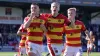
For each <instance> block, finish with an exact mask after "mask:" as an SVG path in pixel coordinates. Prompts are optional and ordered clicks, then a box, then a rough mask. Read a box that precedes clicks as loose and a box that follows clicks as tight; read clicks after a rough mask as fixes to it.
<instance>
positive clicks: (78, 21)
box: [76, 20, 84, 24]
mask: <svg viewBox="0 0 100 56" xmlns="http://www.w3.org/2000/svg"><path fill="white" fill-rule="evenodd" d="M76 22H77V23H80V24H84V23H83V22H82V21H80V20H76Z"/></svg>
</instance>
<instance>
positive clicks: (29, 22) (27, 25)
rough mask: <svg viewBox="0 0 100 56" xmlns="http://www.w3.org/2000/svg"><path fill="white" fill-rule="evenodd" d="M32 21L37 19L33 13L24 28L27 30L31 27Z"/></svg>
mask: <svg viewBox="0 0 100 56" xmlns="http://www.w3.org/2000/svg"><path fill="white" fill-rule="evenodd" d="M32 19H35V15H34V13H31V15H30V17H29V19H28V20H27V21H26V22H24V26H23V27H24V28H25V29H26V28H28V27H29V26H30V24H31V21H32Z"/></svg>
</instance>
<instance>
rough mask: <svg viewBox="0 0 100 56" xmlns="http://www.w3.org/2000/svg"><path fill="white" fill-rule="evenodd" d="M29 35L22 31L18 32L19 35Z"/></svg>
mask: <svg viewBox="0 0 100 56" xmlns="http://www.w3.org/2000/svg"><path fill="white" fill-rule="evenodd" d="M26 34H27V32H21V31H19V30H18V31H17V35H26Z"/></svg>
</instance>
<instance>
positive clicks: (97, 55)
mask: <svg viewBox="0 0 100 56" xmlns="http://www.w3.org/2000/svg"><path fill="white" fill-rule="evenodd" d="M14 54H17V52H0V56H14ZM46 54H47V53H43V54H42V56H46ZM83 56H87V53H86V52H84V53H83ZM90 56H100V52H92V53H91V54H90Z"/></svg>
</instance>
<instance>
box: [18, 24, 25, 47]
mask: <svg viewBox="0 0 100 56" xmlns="http://www.w3.org/2000/svg"><path fill="white" fill-rule="evenodd" d="M19 31H20V32H27V30H25V29H24V28H23V24H22V25H21V26H20V28H19ZM25 41H26V35H21V40H20V43H19V47H25Z"/></svg>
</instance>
